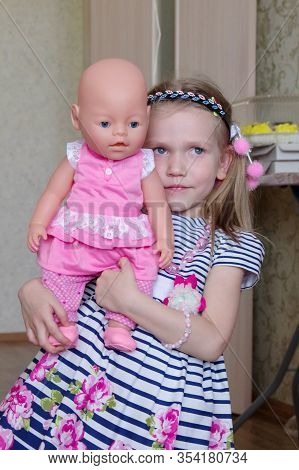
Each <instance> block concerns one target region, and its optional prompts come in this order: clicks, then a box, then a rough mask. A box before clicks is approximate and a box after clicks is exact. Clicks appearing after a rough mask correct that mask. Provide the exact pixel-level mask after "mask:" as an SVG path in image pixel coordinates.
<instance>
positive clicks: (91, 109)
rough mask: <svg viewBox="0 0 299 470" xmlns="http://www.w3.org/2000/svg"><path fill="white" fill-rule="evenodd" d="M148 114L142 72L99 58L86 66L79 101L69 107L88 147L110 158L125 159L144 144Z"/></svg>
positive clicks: (120, 63) (116, 61) (119, 61)
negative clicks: (94, 62) (96, 61)
mask: <svg viewBox="0 0 299 470" xmlns="http://www.w3.org/2000/svg"><path fill="white" fill-rule="evenodd" d="M148 114H149V113H148V108H147V105H146V85H145V83H144V79H143V77H142V74H141V73H140V71H139V70H138V69H137V68H136V67H135V66H133V65H132V64H130V63H128V62H126V61H121V60H104V61H100V62H98V63H97V64H94V65H93V66H91V67H90V68H89V69H87V72H86V73H85V74H84V75H83V79H82V80H81V82H80V86H79V103H78V105H73V107H72V115H73V124H74V126H75V127H76V128H77V129H80V130H81V133H82V136H83V138H84V140H85V141H86V143H87V145H88V146H89V148H90V149H91V150H93V151H94V152H96V153H98V154H100V155H102V156H104V157H106V158H109V159H110V160H122V159H124V158H127V157H129V156H131V155H134V154H135V153H136V152H137V151H138V150H139V149H140V148H141V147H142V146H143V144H144V140H145V137H146V133H147V128H148V120H149V119H148ZM76 120H77V121H76ZM76 123H77V124H76Z"/></svg>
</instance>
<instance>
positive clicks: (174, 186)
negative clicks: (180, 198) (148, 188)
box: [165, 184, 188, 191]
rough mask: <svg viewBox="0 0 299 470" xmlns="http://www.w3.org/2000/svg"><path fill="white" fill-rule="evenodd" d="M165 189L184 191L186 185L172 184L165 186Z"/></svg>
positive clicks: (186, 187)
mask: <svg viewBox="0 0 299 470" xmlns="http://www.w3.org/2000/svg"><path fill="white" fill-rule="evenodd" d="M165 189H168V190H169V191H184V189H188V186H181V185H179V184H174V185H173V186H166V188H165Z"/></svg>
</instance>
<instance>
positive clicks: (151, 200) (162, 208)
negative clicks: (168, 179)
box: [141, 169, 174, 268]
mask: <svg viewBox="0 0 299 470" xmlns="http://www.w3.org/2000/svg"><path fill="white" fill-rule="evenodd" d="M141 185H142V191H143V197H144V204H145V207H146V209H147V213H148V217H149V220H150V223H151V226H152V228H153V231H154V234H155V236H156V240H157V243H156V247H155V248H156V249H155V252H156V253H158V252H160V253H161V254H160V259H159V267H160V268H165V267H166V266H168V265H169V263H170V262H171V260H172V256H173V245H174V237H173V228H172V219H171V211H170V209H169V206H168V203H167V200H166V196H165V191H164V188H163V185H162V183H161V180H160V177H159V175H158V172H157V170H155V169H154V170H153V171H152V172H151V173H150V174H149V175H148V176H147V177H146V178H143V180H142V181H141Z"/></svg>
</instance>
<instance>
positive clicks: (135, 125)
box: [129, 121, 139, 129]
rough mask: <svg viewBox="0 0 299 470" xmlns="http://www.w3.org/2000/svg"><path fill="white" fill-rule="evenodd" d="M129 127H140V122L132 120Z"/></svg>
mask: <svg viewBox="0 0 299 470" xmlns="http://www.w3.org/2000/svg"><path fill="white" fill-rule="evenodd" d="M129 127H131V128H132V129H136V128H137V127H139V122H137V121H132V122H130V124H129Z"/></svg>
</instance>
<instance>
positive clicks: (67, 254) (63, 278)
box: [38, 235, 158, 328]
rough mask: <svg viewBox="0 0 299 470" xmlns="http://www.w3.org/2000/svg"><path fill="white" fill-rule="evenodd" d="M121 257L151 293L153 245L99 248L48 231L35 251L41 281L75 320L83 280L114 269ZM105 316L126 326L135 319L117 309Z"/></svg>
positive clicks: (154, 261)
mask: <svg viewBox="0 0 299 470" xmlns="http://www.w3.org/2000/svg"><path fill="white" fill-rule="evenodd" d="M121 257H126V258H128V259H129V260H130V262H131V263H132V266H133V269H134V272H135V277H136V282H137V284H138V287H139V289H140V290H142V291H143V292H144V293H146V294H148V295H152V285H153V281H154V280H155V278H156V276H157V272H158V256H157V255H154V254H153V252H152V247H141V248H114V249H111V250H101V249H99V248H94V247H91V246H88V245H85V244H83V243H80V242H78V241H75V242H74V243H65V242H63V241H62V240H59V239H57V238H55V237H52V236H49V235H48V239H47V240H41V243H40V249H39V252H38V261H39V264H40V266H41V267H42V282H43V284H44V285H45V286H46V287H48V288H49V289H50V290H51V291H52V292H53V293H54V295H55V296H56V297H57V299H58V300H59V302H60V303H61V304H62V305H63V307H64V309H65V310H66V313H67V315H68V318H69V320H70V321H76V320H77V310H78V307H79V305H80V302H81V298H82V295H83V292H84V289H85V285H86V283H87V282H88V281H90V280H91V279H94V278H95V277H97V276H98V275H99V274H100V273H101V272H102V271H104V270H105V269H115V268H116V266H117V263H118V261H119V259H120V258H121ZM106 317H107V318H111V319H114V320H116V321H119V322H121V323H123V324H125V325H126V326H128V327H129V328H134V326H135V323H134V322H132V321H131V320H129V319H128V318H127V317H125V316H124V315H121V314H119V313H116V312H107V315H106Z"/></svg>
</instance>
